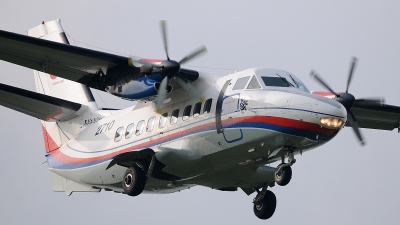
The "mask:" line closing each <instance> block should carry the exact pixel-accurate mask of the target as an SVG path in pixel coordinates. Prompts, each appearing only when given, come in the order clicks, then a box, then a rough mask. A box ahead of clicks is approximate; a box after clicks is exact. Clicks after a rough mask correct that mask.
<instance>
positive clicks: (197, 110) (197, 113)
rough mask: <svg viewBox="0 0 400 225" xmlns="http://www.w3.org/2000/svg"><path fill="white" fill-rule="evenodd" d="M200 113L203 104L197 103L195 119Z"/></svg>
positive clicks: (194, 110)
mask: <svg viewBox="0 0 400 225" xmlns="http://www.w3.org/2000/svg"><path fill="white" fill-rule="evenodd" d="M200 111H201V102H198V103H196V105H194V109H193V117H197V116H199V115H200Z"/></svg>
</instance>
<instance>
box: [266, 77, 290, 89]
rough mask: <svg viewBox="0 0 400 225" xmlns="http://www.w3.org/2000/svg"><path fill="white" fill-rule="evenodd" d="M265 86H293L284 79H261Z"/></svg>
mask: <svg viewBox="0 0 400 225" xmlns="http://www.w3.org/2000/svg"><path fill="white" fill-rule="evenodd" d="M261 79H262V80H263V81H264V84H265V86H274V87H290V86H291V85H290V84H289V82H288V81H287V80H286V78H284V77H261Z"/></svg>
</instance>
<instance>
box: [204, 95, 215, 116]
mask: <svg viewBox="0 0 400 225" xmlns="http://www.w3.org/2000/svg"><path fill="white" fill-rule="evenodd" d="M212 100H213V99H212V98H209V99H207V100H206V101H205V102H204V106H203V114H206V113H210V112H211V108H212ZM207 110H208V111H207Z"/></svg>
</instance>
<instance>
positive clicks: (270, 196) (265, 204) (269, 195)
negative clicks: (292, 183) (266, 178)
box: [253, 184, 276, 220]
mask: <svg viewBox="0 0 400 225" xmlns="http://www.w3.org/2000/svg"><path fill="white" fill-rule="evenodd" d="M267 187H268V184H265V185H264V187H263V188H262V190H261V191H259V190H258V189H254V190H255V191H257V192H258V194H257V196H256V197H255V198H254V201H253V204H254V206H253V211H254V214H255V215H256V216H257V217H258V218H260V219H262V220H266V219H269V218H270V217H271V216H272V215H274V212H275V208H276V197H275V194H274V193H273V192H272V191H269V190H267Z"/></svg>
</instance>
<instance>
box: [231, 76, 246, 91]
mask: <svg viewBox="0 0 400 225" xmlns="http://www.w3.org/2000/svg"><path fill="white" fill-rule="evenodd" d="M249 78H250V76H247V77H242V78H239V79H238V80H237V81H236V84H235V86H233V88H232V90H239V89H244V87H246V84H247V81H248V80H249Z"/></svg>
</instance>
